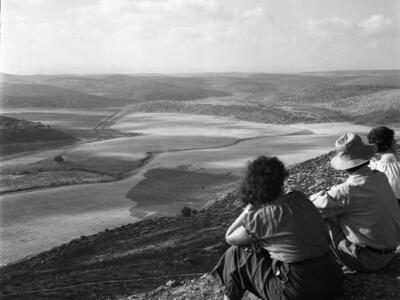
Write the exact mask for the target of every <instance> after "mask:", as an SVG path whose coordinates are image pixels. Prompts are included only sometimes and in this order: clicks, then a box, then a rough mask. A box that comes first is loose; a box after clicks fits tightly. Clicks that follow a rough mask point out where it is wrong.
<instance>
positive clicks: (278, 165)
mask: <svg viewBox="0 0 400 300" xmlns="http://www.w3.org/2000/svg"><path fill="white" fill-rule="evenodd" d="M288 175H289V174H288V171H287V170H286V168H285V166H284V164H283V163H282V162H281V161H280V160H279V159H278V158H277V157H266V156H260V157H258V158H257V159H255V160H254V161H252V162H250V163H249V165H248V168H247V173H246V176H245V178H244V180H243V183H242V187H241V194H242V195H241V196H242V201H243V203H245V204H249V203H250V204H253V205H261V204H264V203H268V202H271V201H274V200H276V199H277V198H278V197H279V194H280V193H281V191H282V187H283V181H284V179H285V177H286V176H288Z"/></svg>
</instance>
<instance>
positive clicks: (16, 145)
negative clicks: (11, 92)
mask: <svg viewBox="0 0 400 300" xmlns="http://www.w3.org/2000/svg"><path fill="white" fill-rule="evenodd" d="M77 140H78V139H77V138H76V137H74V136H72V135H70V134H68V133H65V132H63V131H61V130H58V129H54V128H51V127H49V126H48V125H44V124H42V123H40V122H30V121H25V120H18V119H15V118H9V117H5V116H0V141H1V147H0V153H1V154H10V153H17V152H22V151H28V150H33V148H34V149H37V148H43V147H46V146H48V145H50V144H53V143H71V142H75V141H77ZM32 145H34V147H32Z"/></svg>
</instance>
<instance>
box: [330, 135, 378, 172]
mask: <svg viewBox="0 0 400 300" xmlns="http://www.w3.org/2000/svg"><path fill="white" fill-rule="evenodd" d="M335 150H336V156H335V157H333V158H332V159H331V166H332V167H333V168H335V169H337V170H347V169H352V168H355V167H357V166H359V165H362V164H363V163H365V162H367V161H369V160H370V159H371V158H372V157H373V156H374V154H375V153H376V146H375V145H367V144H364V142H363V140H362V139H361V137H360V136H359V135H358V134H354V133H351V132H348V133H345V134H343V135H342V136H341V137H340V138H338V139H337V140H336V142H335Z"/></svg>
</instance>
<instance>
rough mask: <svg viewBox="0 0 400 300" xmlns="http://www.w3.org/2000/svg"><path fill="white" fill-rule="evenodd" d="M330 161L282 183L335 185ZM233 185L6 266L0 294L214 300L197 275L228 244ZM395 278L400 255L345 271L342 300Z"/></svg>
mask: <svg viewBox="0 0 400 300" xmlns="http://www.w3.org/2000/svg"><path fill="white" fill-rule="evenodd" d="M329 158H330V155H323V156H320V157H317V158H315V159H312V160H309V161H306V162H303V163H301V164H298V165H297V166H295V167H293V168H291V169H290V176H289V178H288V179H287V181H286V183H285V186H286V188H288V189H291V188H295V189H298V190H302V191H304V192H306V193H307V194H311V193H314V192H316V191H319V190H321V189H326V188H328V187H330V186H331V185H334V184H337V183H339V182H342V181H343V180H344V178H345V177H344V174H343V173H340V172H337V171H335V170H333V169H332V168H330V166H329ZM237 188H238V187H237V185H236V184H234V185H232V186H230V187H228V188H226V190H225V192H224V193H222V194H220V195H216V196H215V201H214V203H212V204H210V205H209V206H208V207H207V208H206V209H203V210H202V211H200V212H198V213H196V214H193V215H192V216H190V217H183V216H176V217H163V218H159V219H154V220H153V219H149V220H144V221H141V222H139V223H135V224H128V225H125V226H122V227H119V228H116V229H113V230H106V231H105V232H100V233H98V234H95V235H92V236H87V237H84V236H82V237H81V238H79V239H76V240H73V241H71V242H70V243H68V244H64V245H62V246H60V247H57V248H54V249H52V250H50V251H47V252H44V253H42V254H39V255H36V256H34V257H31V258H26V259H24V260H21V261H20V262H17V263H15V264H12V265H8V266H5V267H3V268H1V275H0V283H1V286H2V289H1V293H2V294H0V295H1V297H2V299H28V298H29V299H141V300H144V299H195V300H197V299H198V300H200V299H206V300H207V299H210V300H211V299H218V298H217V297H218V296H220V295H221V289H220V288H219V286H218V285H217V283H215V282H214V281H212V280H211V279H210V278H208V277H207V276H205V277H202V278H200V277H201V275H202V274H203V273H205V272H208V271H210V269H211V268H212V267H213V265H214V264H215V263H216V262H217V260H218V258H219V257H220V255H221V254H222V253H223V252H224V251H225V249H226V248H227V245H226V244H225V243H224V241H223V237H224V232H225V230H226V228H227V227H228V226H229V225H230V223H231V222H232V220H233V219H234V218H235V217H236V216H237V215H238V213H239V212H240V210H241V203H240V201H239V194H238V189H237ZM398 276H400V260H399V257H397V260H395V262H394V263H393V264H392V265H391V266H390V267H389V268H387V269H386V270H384V271H383V272H382V273H379V274H372V275H359V274H348V275H346V286H345V288H346V289H345V294H344V296H343V297H342V298H341V299H371V300H372V299H378V298H379V299H388V300H389V299H395V298H394V297H395V295H400V285H399V284H398ZM166 283H167V285H165V284H166ZM159 286H160V287H159ZM156 287H159V288H157V289H155V288H156ZM154 289H155V290H154ZM150 290H151V292H147V291H150Z"/></svg>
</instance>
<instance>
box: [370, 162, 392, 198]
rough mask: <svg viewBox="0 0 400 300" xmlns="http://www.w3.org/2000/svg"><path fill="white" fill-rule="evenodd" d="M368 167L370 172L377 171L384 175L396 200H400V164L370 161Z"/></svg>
mask: <svg viewBox="0 0 400 300" xmlns="http://www.w3.org/2000/svg"><path fill="white" fill-rule="evenodd" d="M369 167H370V168H371V170H378V171H381V172H383V173H385V174H386V176H387V178H388V180H389V183H390V186H391V187H392V189H393V192H394V194H395V195H396V198H397V199H400V162H382V161H380V160H371V163H370V164H369Z"/></svg>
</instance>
